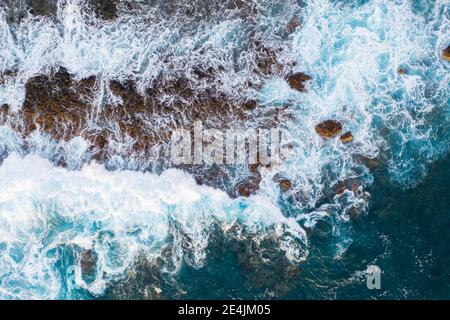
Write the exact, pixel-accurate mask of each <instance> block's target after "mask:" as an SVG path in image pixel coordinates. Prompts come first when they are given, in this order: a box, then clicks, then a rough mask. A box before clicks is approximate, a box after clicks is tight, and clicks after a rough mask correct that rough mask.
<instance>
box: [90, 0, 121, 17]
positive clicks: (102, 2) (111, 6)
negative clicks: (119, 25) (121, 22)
mask: <svg viewBox="0 0 450 320" xmlns="http://www.w3.org/2000/svg"><path fill="white" fill-rule="evenodd" d="M89 4H90V6H91V7H92V8H93V9H94V12H95V14H96V15H97V17H99V18H101V19H104V20H112V19H115V18H117V0H89Z"/></svg>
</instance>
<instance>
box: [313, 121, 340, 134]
mask: <svg viewBox="0 0 450 320" xmlns="http://www.w3.org/2000/svg"><path fill="white" fill-rule="evenodd" d="M315 130H316V132H317V134H318V135H319V136H321V137H323V138H334V137H336V136H337V135H338V134H339V133H340V132H341V131H342V124H341V123H340V122H339V121H337V120H325V121H322V122H321V123H319V124H317V125H316V127H315Z"/></svg>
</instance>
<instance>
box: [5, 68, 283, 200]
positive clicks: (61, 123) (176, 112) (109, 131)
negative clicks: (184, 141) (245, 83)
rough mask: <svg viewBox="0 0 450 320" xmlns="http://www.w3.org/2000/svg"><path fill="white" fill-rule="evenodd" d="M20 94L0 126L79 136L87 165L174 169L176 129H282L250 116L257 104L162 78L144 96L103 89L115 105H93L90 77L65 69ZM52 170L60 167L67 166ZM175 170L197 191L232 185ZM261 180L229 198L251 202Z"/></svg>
mask: <svg viewBox="0 0 450 320" xmlns="http://www.w3.org/2000/svg"><path fill="white" fill-rule="evenodd" d="M209 76H214V74H213V73H210V74H209ZM25 87H26V96H25V101H24V104H23V106H22V109H20V110H19V111H18V112H15V113H11V112H10V111H9V108H8V107H7V106H3V107H2V109H1V110H2V111H1V116H0V124H7V125H9V126H10V127H11V128H12V129H13V130H15V131H16V132H17V133H18V134H19V135H20V136H22V137H23V138H24V139H26V138H27V137H28V136H30V135H31V134H32V133H33V132H40V133H44V134H48V135H49V136H50V137H51V138H52V139H54V140H56V141H70V140H71V139H74V138H76V137H79V136H80V137H82V138H84V139H85V140H86V141H87V143H88V149H89V157H90V158H92V159H95V160H96V161H99V162H101V163H104V162H107V161H108V160H109V159H111V158H112V157H114V156H121V157H128V158H130V159H136V161H139V162H140V163H150V162H152V163H158V164H159V165H160V166H161V167H166V168H167V167H173V164H171V163H170V156H169V151H170V141H171V134H172V132H173V131H174V130H176V129H181V128H183V129H187V130H190V131H192V129H193V124H194V122H196V121H201V122H202V123H203V124H204V126H205V127H206V128H214V129H222V130H225V129H227V128H229V126H230V125H233V126H234V127H239V128H246V127H248V126H255V127H256V126H258V127H260V128H272V127H275V126H277V125H278V123H279V121H280V115H279V114H278V112H267V111H264V112H261V113H260V112H256V113H255V110H258V103H257V102H256V101H255V100H249V101H236V100H233V99H231V98H230V97H228V96H227V95H226V94H224V93H222V92H220V91H219V90H217V89H215V88H214V87H210V88H208V89H206V90H205V91H203V92H202V91H199V90H195V88H192V87H191V83H190V82H189V80H187V79H184V78H179V79H176V80H167V79H163V78H161V79H159V80H158V81H157V82H155V85H153V86H152V87H149V88H147V89H146V90H145V92H144V93H142V92H139V91H138V89H137V86H136V83H135V82H134V81H132V80H127V81H123V82H118V81H112V82H110V83H109V85H108V87H107V88H103V89H104V90H106V92H108V91H109V92H110V93H111V94H110V95H111V97H110V98H112V99H113V100H114V101H116V102H115V103H112V102H110V101H111V99H107V98H105V99H104V101H98V100H97V98H98V92H99V90H101V89H102V88H101V83H100V81H99V80H98V79H97V78H96V77H89V78H86V79H81V80H77V79H75V78H74V77H73V76H72V75H71V74H70V73H69V72H68V71H67V70H66V69H65V68H63V67H60V68H57V69H54V70H53V71H52V72H51V73H49V74H44V75H38V76H35V77H33V78H30V79H29V80H28V82H27V83H26V86H25ZM164 96H170V97H171V99H170V101H169V102H166V101H162V100H161V97H164ZM207 126H208V127H207ZM57 164H58V165H62V166H64V165H65V164H66V163H65V159H64V158H61V159H60V160H58V162H57ZM176 167H178V168H181V169H183V170H186V171H188V172H190V173H192V174H193V175H194V177H195V178H196V179H197V181H198V182H199V183H201V184H208V185H212V186H216V187H217V186H218V187H223V186H224V185H226V184H228V183H229V182H230V181H231V180H232V179H234V178H236V177H231V176H230V174H229V173H228V172H227V171H226V170H224V169H223V168H220V166H195V165H180V166H176ZM260 179H261V178H260V176H259V173H258V174H255V173H252V174H250V175H249V179H248V180H247V179H245V181H241V182H240V183H239V185H238V187H236V188H234V191H233V190H229V191H230V194H231V195H234V196H238V195H244V196H249V195H250V194H253V193H255V192H256V191H257V190H258V188H259V187H258V185H259V181H260Z"/></svg>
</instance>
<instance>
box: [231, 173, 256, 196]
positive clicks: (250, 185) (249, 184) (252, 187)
mask: <svg viewBox="0 0 450 320" xmlns="http://www.w3.org/2000/svg"><path fill="white" fill-rule="evenodd" d="M260 182H261V175H260V174H255V175H253V176H250V177H249V178H248V179H246V180H243V181H241V182H239V183H238V184H237V185H236V191H237V194H238V195H241V196H243V197H246V198H248V197H249V196H250V195H252V194H254V193H256V192H257V191H258V190H259V183H260Z"/></svg>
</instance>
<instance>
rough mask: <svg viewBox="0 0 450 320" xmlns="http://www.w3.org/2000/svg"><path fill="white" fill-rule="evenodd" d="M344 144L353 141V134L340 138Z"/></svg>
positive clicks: (348, 133)
mask: <svg viewBox="0 0 450 320" xmlns="http://www.w3.org/2000/svg"><path fill="white" fill-rule="evenodd" d="M340 139H341V141H342V143H344V144H347V143H350V142H352V141H353V134H352V133H351V132H350V131H348V132H346V133H344V134H343V135H341V136H340Z"/></svg>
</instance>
